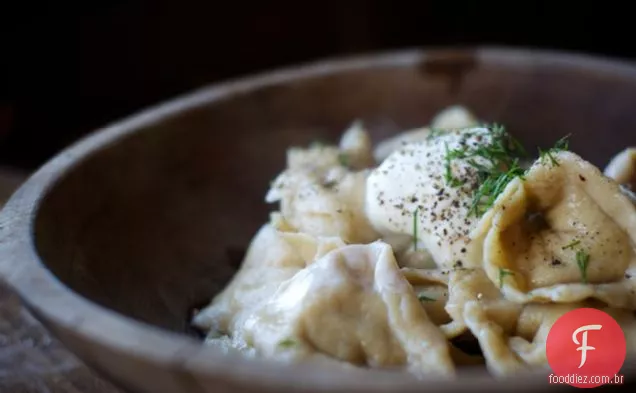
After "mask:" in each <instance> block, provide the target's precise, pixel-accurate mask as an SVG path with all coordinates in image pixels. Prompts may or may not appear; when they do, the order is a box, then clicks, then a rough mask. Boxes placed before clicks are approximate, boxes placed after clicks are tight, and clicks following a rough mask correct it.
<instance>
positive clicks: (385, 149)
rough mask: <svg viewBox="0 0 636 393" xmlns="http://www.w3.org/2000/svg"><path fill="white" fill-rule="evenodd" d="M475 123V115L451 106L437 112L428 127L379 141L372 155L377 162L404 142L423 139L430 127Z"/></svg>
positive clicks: (468, 126) (465, 126)
mask: <svg viewBox="0 0 636 393" xmlns="http://www.w3.org/2000/svg"><path fill="white" fill-rule="evenodd" d="M477 124H478V121H477V119H476V118H475V116H473V114H472V113H470V112H469V111H468V110H467V109H466V108H464V107H462V106H457V105H455V106H451V107H448V108H446V109H444V110H442V111H441V112H439V113H438V114H437V115H436V116H435V117H434V118H433V120H432V121H431V125H430V127H422V128H417V129H414V130H409V131H404V132H402V133H400V134H398V135H397V136H394V137H392V138H389V139H386V140H383V141H381V142H380V143H378V146H377V147H376V148H375V151H374V153H373V155H374V157H375V160H376V161H377V162H382V161H384V160H385V159H386V158H387V157H389V156H390V155H391V153H393V152H394V151H396V150H399V149H400V148H401V147H403V146H404V145H406V144H409V143H413V142H422V141H425V140H426V139H427V138H428V137H429V135H430V132H431V129H434V130H440V129H441V130H455V129H462V128H471V127H476V126H477Z"/></svg>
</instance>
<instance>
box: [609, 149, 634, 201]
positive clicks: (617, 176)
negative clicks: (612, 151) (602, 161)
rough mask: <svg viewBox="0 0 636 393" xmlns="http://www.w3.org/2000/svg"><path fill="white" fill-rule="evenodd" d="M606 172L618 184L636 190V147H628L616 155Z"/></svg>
mask: <svg viewBox="0 0 636 393" xmlns="http://www.w3.org/2000/svg"><path fill="white" fill-rule="evenodd" d="M604 173H605V176H607V177H610V178H612V179H614V180H615V181H616V182H617V183H618V184H623V185H625V186H627V187H628V188H630V189H632V190H635V191H636V148H634V147H630V148H627V149H625V150H623V151H622V152H620V153H619V154H617V155H616V156H614V158H612V160H611V161H610V163H609V164H607V166H606V167H605V172H604Z"/></svg>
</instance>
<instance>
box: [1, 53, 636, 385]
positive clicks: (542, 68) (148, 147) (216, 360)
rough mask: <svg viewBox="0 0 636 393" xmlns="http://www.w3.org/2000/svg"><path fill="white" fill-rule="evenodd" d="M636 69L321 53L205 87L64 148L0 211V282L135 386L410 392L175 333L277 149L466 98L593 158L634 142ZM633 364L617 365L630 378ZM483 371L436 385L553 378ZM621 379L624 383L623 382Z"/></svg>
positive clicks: (254, 205) (207, 288) (202, 297)
mask: <svg viewBox="0 0 636 393" xmlns="http://www.w3.org/2000/svg"><path fill="white" fill-rule="evenodd" d="M634 102H636V69H635V68H634V67H633V66H632V65H629V64H621V63H615V62H611V61H606V60H599V59H590V58H588V57H583V56H574V55H564V54H557V53H547V52H533V51H508V50H501V49H465V50H459V49H455V50H452V51H443V50H440V51H431V52H419V51H410V52H401V53H393V54H385V55H379V56H372V57H365V58H356V59H350V60H343V61H328V62H324V63H320V64H314V65H310V66H306V67H301V68H296V69H288V70H282V71H279V72H275V73H271V74H267V75H261V76H257V77H254V78H251V79H246V80H241V81H233V82H228V83H226V84H223V85H219V86H215V87H210V88H205V89H202V90H200V91H198V92H195V93H193V94H192V95H189V96H186V97H181V98H178V99H176V100H174V101H172V102H169V103H166V104H164V105H161V106H159V107H157V108H154V109H150V110H148V111H146V112H143V113H141V114H139V115H138V116H135V117H132V118H129V119H126V120H124V121H122V122H119V123H116V124H114V125H112V126H110V127H107V128H106V129H104V130H101V131H100V132H99V133H97V134H95V135H93V136H91V137H89V138H88V139H85V140H83V141H81V142H79V143H78V144H76V145H74V146H72V147H70V148H69V149H67V150H65V151H63V152H62V153H60V154H59V155H58V156H57V157H56V158H54V159H53V160H52V161H50V162H49V163H48V164H46V165H45V166H44V167H43V168H41V169H40V170H39V171H38V172H37V173H35V174H34V175H33V176H32V177H31V179H30V180H29V181H28V182H26V183H25V185H24V186H23V187H21V189H20V191H19V192H18V193H16V194H15V195H14V196H13V197H12V199H11V201H10V202H9V203H8V204H7V206H6V208H5V209H4V211H3V213H2V214H1V215H0V238H1V239H2V242H0V276H3V277H4V279H5V280H6V281H7V282H9V283H10V284H11V285H12V286H13V287H15V289H16V290H17V292H18V293H19V294H20V296H21V297H22V298H23V299H24V300H25V302H26V303H27V304H28V305H29V307H30V308H31V310H32V311H33V312H34V313H35V315H36V316H37V318H38V319H40V320H41V321H42V322H43V323H44V324H45V325H46V326H47V327H48V328H49V329H50V330H51V331H52V332H53V333H54V334H56V336H57V337H59V338H60V339H61V341H62V342H64V343H65V344H66V345H67V346H68V347H69V348H71V349H72V350H73V351H74V352H75V353H76V354H77V355H78V357H80V358H81V359H82V360H84V361H85V362H87V363H88V364H90V365H92V366H94V367H95V368H96V369H98V370H100V371H101V372H102V373H103V374H105V375H108V376H109V377H110V378H112V379H113V380H116V381H118V382H119V383H121V384H122V385H123V386H126V387H128V388H130V389H132V390H136V391H140V392H152V393H157V392H176V391H182V392H197V393H198V392H231V391H237V390H240V391H249V392H259V393H266V392H300V391H307V392H327V391H328V392H351V391H353V392H365V393H372V392H389V391H391V392H398V391H399V392H415V391H418V392H419V391H421V390H422V384H421V382H417V381H415V380H414V379H413V378H412V377H410V376H408V375H403V374H399V373H394V372H388V371H373V372H369V371H363V370H359V371H358V370H356V371H348V370H347V371H345V370H340V371H338V372H335V371H327V370H324V369H321V368H317V367H312V366H311V365H306V364H299V365H293V366H284V367H283V366H280V365H278V364H275V363H272V362H267V361H264V360H262V359H258V360H246V359H244V358H241V357H238V356H235V355H228V354H224V353H221V352H219V351H217V350H214V349H212V348H205V347H202V346H201V345H200V342H199V341H197V340H196V339H195V338H194V337H192V336H188V335H187V334H186V332H187V326H186V320H187V314H188V311H189V309H190V308H191V307H192V306H193V305H196V304H200V303H201V302H202V301H207V300H208V299H210V298H211V297H212V296H213V295H214V294H215V293H216V292H217V291H218V290H219V289H220V288H222V287H223V285H224V284H225V283H226V282H227V280H228V279H229V277H231V275H232V273H233V272H234V271H235V269H236V265H235V263H233V261H232V260H231V258H228V251H229V250H234V249H235V248H237V247H238V248H240V247H245V246H246V245H247V244H248V242H249V240H250V238H251V237H252V235H253V234H254V233H255V231H256V230H257V228H258V227H259V226H260V225H261V224H262V223H263V222H264V221H265V220H266V218H267V213H268V210H269V207H268V206H266V205H265V204H264V202H263V195H264V194H265V191H266V189H267V186H268V184H269V181H270V180H271V179H272V178H273V177H274V176H275V175H276V173H277V172H278V171H279V170H281V169H282V168H283V165H284V157H285V150H286V148H287V147H288V146H290V145H302V144H306V143H309V142H310V141H312V140H314V139H316V138H320V139H322V140H328V141H335V140H336V138H337V137H338V135H339V134H340V133H341V131H342V130H343V129H344V128H345V127H346V126H347V125H348V124H349V123H350V122H351V121H352V120H353V119H356V118H359V119H362V120H363V121H364V122H366V123H367V125H368V126H369V128H370V129H371V132H372V134H373V138H374V139H376V140H377V139H380V138H382V137H385V136H388V135H391V134H394V133H396V132H398V131H400V130H402V129H405V128H410V127H415V126H419V125H422V124H426V123H428V122H429V121H430V119H431V117H432V116H433V115H434V114H435V113H436V112H437V111H439V110H440V109H442V108H444V107H445V106H448V105H451V104H463V105H466V106H467V107H469V108H471V109H472V110H473V111H474V112H475V113H476V114H477V115H478V116H479V117H480V118H482V119H484V120H486V121H497V122H500V123H503V124H505V125H507V126H508V127H509V129H510V130H511V132H513V133H514V134H516V135H517V136H519V137H520V139H521V140H522V141H524V142H526V143H527V144H528V145H529V146H530V147H532V146H534V145H537V144H541V145H548V144H551V143H553V142H554V141H555V140H556V139H558V138H559V137H561V136H563V135H566V134H569V133H571V134H572V135H573V136H572V143H571V148H572V149H573V150H574V151H577V152H579V153H580V154H581V155H583V156H584V157H586V158H588V159H589V160H591V161H592V162H594V163H596V164H598V165H603V164H604V163H606V162H607V160H608V159H609V158H610V157H611V156H612V155H613V154H615V153H616V152H618V151H620V150H621V149H622V148H624V147H625V146H626V145H630V144H634V143H636V140H634V135H635V134H634V131H633V130H635V129H636V111H634V110H633V109H632V106H633V103H634ZM634 368H636V363H635V362H634V360H633V359H632V360H628V362H627V363H626V366H625V369H624V370H623V373H624V374H626V375H627V376H626V380H629V379H630V376H633V378H632V379H633V380H636V373H634V371H635V370H634ZM514 381H515V383H514V384H512V383H510V381H508V383H506V382H494V381H493V380H492V379H491V378H490V377H488V376H487V375H485V373H483V372H479V373H467V374H466V375H463V376H462V378H460V379H459V380H458V381H457V382H452V383H450V382H442V381H435V380H432V381H427V382H426V386H427V388H430V389H433V390H445V391H453V390H463V391H481V390H484V389H486V390H489V391H492V392H498V391H501V392H504V391H511V390H515V391H517V392H526V391H534V390H537V389H541V390H543V389H547V390H550V389H559V388H562V387H561V386H555V385H551V386H550V385H547V383H546V378H545V375H543V374H534V373H533V374H530V375H519V376H515V378H514ZM625 388H629V385H625Z"/></svg>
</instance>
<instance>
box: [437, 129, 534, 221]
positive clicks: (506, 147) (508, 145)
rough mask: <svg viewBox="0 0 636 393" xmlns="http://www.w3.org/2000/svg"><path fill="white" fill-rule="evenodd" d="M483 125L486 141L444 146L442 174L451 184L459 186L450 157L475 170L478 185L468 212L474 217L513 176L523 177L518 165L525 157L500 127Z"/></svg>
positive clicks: (488, 205)
mask: <svg viewBox="0 0 636 393" xmlns="http://www.w3.org/2000/svg"><path fill="white" fill-rule="evenodd" d="M484 128H486V129H487V130H488V135H485V134H484V137H487V138H488V140H487V142H486V143H482V144H479V145H477V146H467V144H463V146H462V147H460V148H457V149H453V150H449V149H448V144H447V143H446V144H445V145H444V147H445V149H446V155H445V173H444V177H445V180H446V182H447V183H448V184H449V185H450V186H452V187H458V186H461V185H462V182H461V181H460V180H459V179H457V178H455V177H454V176H453V174H452V161H453V160H455V159H464V160H466V162H467V163H468V164H469V165H470V166H472V167H473V168H474V169H475V170H476V171H477V184H479V186H478V187H477V189H476V190H474V194H473V203H472V205H471V208H470V211H469V215H471V214H474V215H476V216H477V217H479V216H481V215H483V214H484V213H485V212H486V211H487V210H488V209H489V208H490V207H491V206H492V205H493V204H494V202H495V200H496V199H497V197H498V196H499V194H501V193H502V192H503V190H504V189H505V187H506V185H508V183H509V182H510V181H511V180H512V179H514V178H515V177H519V176H523V174H524V173H525V171H524V170H523V169H522V168H521V167H520V166H519V159H520V158H521V157H526V156H527V153H526V151H525V149H524V148H523V146H522V145H521V143H520V142H519V141H518V140H516V139H514V138H513V137H512V136H511V135H509V134H508V133H507V132H506V130H505V128H504V127H503V126H501V125H498V124H493V125H492V126H484ZM470 135H471V133H467V134H466V136H467V137H468V136H470ZM477 158H481V159H482V160H483V161H485V163H480V162H478V161H477V160H476V159H477ZM486 163H487V164H486Z"/></svg>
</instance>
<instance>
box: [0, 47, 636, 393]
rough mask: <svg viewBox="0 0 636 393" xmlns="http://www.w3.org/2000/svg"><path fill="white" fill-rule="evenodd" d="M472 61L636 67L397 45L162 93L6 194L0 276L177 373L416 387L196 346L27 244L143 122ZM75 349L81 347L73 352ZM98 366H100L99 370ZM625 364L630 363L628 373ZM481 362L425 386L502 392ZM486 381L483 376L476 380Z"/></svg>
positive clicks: (92, 331) (622, 71)
mask: <svg viewBox="0 0 636 393" xmlns="http://www.w3.org/2000/svg"><path fill="white" fill-rule="evenodd" d="M466 52H470V54H471V55H474V56H477V58H479V59H480V61H485V62H494V63H497V64H505V63H510V62H513V63H518V62H523V63H533V64H546V63H547V64H550V65H553V66H566V67H570V68H573V69H575V68H579V69H582V70H592V71H594V72H604V73H608V74H612V75H621V76H624V77H626V78H631V79H634V80H636V67H635V66H634V64H633V63H631V62H628V61H626V60H618V59H613V58H610V57H602V56H596V55H590V54H584V53H578V52H563V51H557V50H549V49H531V48H515V49H512V48H507V47H502V46H480V47H439V48H428V49H403V50H395V51H386V52H378V53H371V54H365V55H357V56H349V57H341V58H330V59H325V60H321V61H315V62H310V63H305V64H302V65H300V66H293V67H286V68H280V69H277V70H275V71H265V72H262V73H259V74H256V75H253V76H248V77H244V78H238V79H233V80H229V81H226V82H223V83H219V84H212V85H208V86H204V87H202V88H200V89H196V90H193V91H191V92H189V93H186V94H183V95H179V96H177V97H175V98H173V99H170V100H168V101H164V102H162V103H159V104H158V105H155V106H151V107H149V108H146V109H143V110H141V111H139V112H137V113H135V114H133V115H131V116H128V117H126V118H124V119H123V120H120V121H116V122H114V123H111V124H109V125H106V126H105V127H103V128H101V129H98V130H96V131H94V132H92V133H90V134H89V135H87V136H85V137H83V138H81V139H80V140H78V141H77V142H75V143H73V144H72V145H70V146H69V147H67V148H65V149H63V150H62V151H61V152H59V153H58V154H57V155H55V156H54V157H53V158H52V159H50V160H49V161H48V162H46V163H45V164H44V165H42V166H41V167H40V168H39V169H38V170H37V171H35V172H34V173H33V174H32V175H31V176H30V177H29V178H28V179H27V180H26V182H24V183H23V184H22V185H21V186H20V187H19V188H18V190H17V191H16V192H15V193H14V194H13V195H12V197H11V198H10V199H9V201H8V202H7V203H6V205H5V206H4V208H3V209H2V212H1V213H0V279H3V280H4V281H6V282H7V283H8V284H9V286H10V287H12V288H13V289H14V290H15V291H16V292H17V294H18V295H19V297H20V298H21V299H22V301H23V302H24V303H25V304H26V305H27V307H28V308H29V309H30V310H31V311H32V312H33V313H34V314H35V315H36V316H37V317H38V319H40V320H41V321H42V322H44V324H45V325H49V326H51V325H59V326H63V327H64V328H66V329H69V330H72V331H73V332H74V334H77V335H79V336H81V337H82V338H83V339H85V340H87V341H92V342H96V343H98V344H100V345H102V346H106V347H109V348H112V349H114V350H115V351H117V352H119V353H122V354H124V355H126V356H129V357H132V358H136V359H140V360H143V361H145V362H150V363H153V364H155V365H160V366H164V367H167V368H170V369H174V370H179V371H181V372H184V373H196V374H207V375H208V376H210V377H215V378H219V379H220V380H226V381H232V382H234V383H238V382H240V381H244V380H252V381H254V382H256V381H258V384H259V385H261V386H262V388H263V389H266V388H273V389H281V388H286V389H297V390H301V389H306V388H307V387H311V389H312V390H313V391H325V392H326V391H329V392H333V391H334V390H342V391H364V392H380V391H388V390H391V391H416V390H418V391H419V389H421V388H422V382H421V381H417V380H415V379H414V378H411V377H409V376H405V375H404V374H401V373H400V374H398V373H394V372H388V371H381V370H373V372H364V376H363V377H362V378H361V375H362V374H360V373H357V372H354V373H351V374H349V373H344V372H343V373H342V375H340V374H339V373H334V372H333V371H326V370H319V369H315V368H314V367H311V366H310V365H307V364H293V365H284V366H281V365H278V364H276V363H274V362H271V361H267V360H264V359H245V358H243V357H241V356H236V355H228V354H224V353H222V352H221V351H220V350H218V349H215V348H210V347H205V346H203V345H201V343H200V342H199V341H197V340H195V339H193V338H190V337H187V336H185V335H183V334H178V333H174V332H170V331H167V330H164V329H161V328H159V327H156V326H153V325H150V324H146V323H144V322H140V321H137V320H134V319H133V318H131V317H129V316H126V315H122V314H118V313H116V312H114V311H112V310H109V309H107V308H105V307H103V306H101V305H99V304H97V303H94V302H92V301H90V300H88V299H87V298H84V297H83V296H82V295H80V294H79V293H76V292H75V291H73V290H72V289H70V288H69V287H67V286H66V285H64V284H63V283H62V282H61V281H60V280H59V279H58V278H57V277H56V276H54V275H53V274H52V273H51V272H50V271H49V270H48V269H47V268H46V266H45V265H44V263H43V262H42V261H41V259H40V258H39V256H38V252H37V249H36V244H35V239H34V234H35V229H34V225H35V219H36V217H37V213H38V209H39V207H40V202H41V201H42V199H43V198H44V196H45V195H47V194H48V192H49V191H50V190H52V189H53V188H54V187H55V186H56V184H57V183H58V182H59V181H60V180H61V179H62V178H63V177H64V176H65V175H66V174H67V173H69V171H71V170H72V169H73V168H75V167H77V166H78V165H81V164H82V163H83V162H84V161H85V160H86V159H87V158H88V157H89V156H91V155H93V154H96V153H97V152H99V151H101V150H103V149H105V148H107V147H109V146H112V145H114V144H116V143H117V142H118V141H121V140H123V139H125V138H126V137H127V136H129V135H132V134H134V133H135V132H137V131H138V130H140V129H142V128H146V127H149V126H152V125H154V124H158V123H161V122H162V121H163V120H164V119H168V118H170V117H172V116H175V115H178V114H180V113H182V112H184V111H190V110H193V109H196V108H199V107H202V106H205V105H210V104H212V103H214V102H219V101H223V100H225V99H228V98H230V97H232V96H235V95H238V94H245V93H248V92H253V91H256V90H259V89H262V88H264V87H267V86H272V85H278V84H283V83H289V82H292V81H296V80H304V79H310V78H316V77H320V76H326V75H330V74H337V73H342V72H346V71H360V70H365V69H366V70H368V69H377V68H382V67H410V66H414V65H416V64H419V63H420V62H421V61H422V60H423V59H425V58H427V57H430V56H434V55H440V54H441V55H443V54H446V53H466ZM80 357H81V356H80ZM100 371H102V372H107V370H100ZM628 371H629V372H628ZM635 372H636V358H631V357H630V358H628V359H627V361H626V362H625V366H624V368H623V373H624V374H625V375H626V374H628V373H629V374H631V375H634V374H636V373H635ZM546 375H547V374H546V373H545V372H544V371H540V372H539V371H538V372H531V373H528V374H525V373H524V374H521V375H516V376H514V379H513V380H512V384H513V385H514V388H515V389H517V390H535V389H536V388H537V387H538V386H541V387H542V388H548V389H550V388H556V387H557V385H548V383H547V381H546V379H545V378H546ZM500 382H502V381H497V380H495V379H493V378H492V377H491V376H489V375H487V373H484V372H483V371H478V372H477V371H475V372H467V373H466V375H465V376H464V377H462V378H458V379H457V380H453V381H452V382H449V381H445V380H437V379H434V380H432V381H427V382H426V384H427V387H428V388H438V389H441V390H443V389H462V390H477V389H479V390H481V389H483V388H484V387H485V386H488V388H489V389H491V390H493V391H508V390H509V389H510V387H511V386H512V385H508V384H507V383H500ZM484 384H486V385H484Z"/></svg>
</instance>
